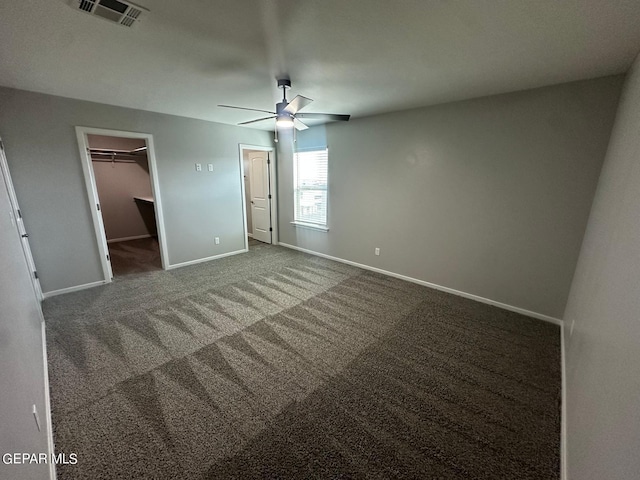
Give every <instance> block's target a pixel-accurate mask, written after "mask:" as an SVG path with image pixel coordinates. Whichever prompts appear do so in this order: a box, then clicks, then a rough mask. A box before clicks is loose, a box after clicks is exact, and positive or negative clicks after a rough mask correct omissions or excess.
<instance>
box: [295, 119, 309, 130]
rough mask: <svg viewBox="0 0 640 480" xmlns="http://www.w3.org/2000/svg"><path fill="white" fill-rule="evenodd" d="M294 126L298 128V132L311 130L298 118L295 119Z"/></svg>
mask: <svg viewBox="0 0 640 480" xmlns="http://www.w3.org/2000/svg"><path fill="white" fill-rule="evenodd" d="M293 126H294V127H296V130H306V129H307V128H309V126H308V125H305V124H304V123H302V122H301V121H300V120H298V119H297V118H294V119H293Z"/></svg>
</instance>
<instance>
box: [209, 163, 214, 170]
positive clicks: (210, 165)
mask: <svg viewBox="0 0 640 480" xmlns="http://www.w3.org/2000/svg"><path fill="white" fill-rule="evenodd" d="M208 168H209V171H210V172H213V163H210V164H209V165H208Z"/></svg>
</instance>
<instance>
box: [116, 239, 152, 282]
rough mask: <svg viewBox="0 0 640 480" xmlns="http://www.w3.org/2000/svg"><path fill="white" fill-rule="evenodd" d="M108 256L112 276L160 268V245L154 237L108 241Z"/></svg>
mask: <svg viewBox="0 0 640 480" xmlns="http://www.w3.org/2000/svg"><path fill="white" fill-rule="evenodd" d="M109 256H110V257H111V270H112V272H113V276H114V277H120V276H122V275H129V274H131V273H142V272H152V271H154V270H162V261H161V260H160V246H159V245H158V239H157V238H156V237H150V238H139V239H137V240H127V241H126V242H115V243H110V244H109Z"/></svg>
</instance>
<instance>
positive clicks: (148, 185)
mask: <svg viewBox="0 0 640 480" xmlns="http://www.w3.org/2000/svg"><path fill="white" fill-rule="evenodd" d="M77 133H78V142H79V144H80V148H81V151H82V153H83V159H84V162H83V167H84V169H85V180H86V181H87V191H88V193H89V201H90V202H91V204H92V207H93V204H95V208H92V212H93V217H94V226H95V228H96V236H97V238H98V247H99V249H100V253H101V257H102V263H103V271H104V274H105V281H106V282H110V281H111V279H112V278H113V277H120V276H124V275H130V274H134V273H144V272H151V271H155V270H162V269H164V268H165V265H166V262H165V259H166V245H165V244H164V241H163V240H164V225H163V221H162V210H161V206H160V196H159V189H158V183H157V175H156V168H155V165H156V162H155V154H154V150H153V139H152V137H151V135H147V134H140V133H134V132H117V131H110V130H101V129H90V128H83V127H77Z"/></svg>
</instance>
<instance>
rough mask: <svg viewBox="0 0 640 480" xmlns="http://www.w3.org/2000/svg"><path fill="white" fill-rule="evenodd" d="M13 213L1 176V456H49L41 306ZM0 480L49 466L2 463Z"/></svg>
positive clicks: (43, 472) (32, 475)
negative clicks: (34, 409)
mask: <svg viewBox="0 0 640 480" xmlns="http://www.w3.org/2000/svg"><path fill="white" fill-rule="evenodd" d="M10 211H11V206H10V203H9V196H8V194H7V190H6V188H5V183H4V176H3V175H2V173H1V171H0V365H1V366H2V367H1V368H0V406H1V408H0V455H4V454H5V453H14V452H15V453H21V452H35V453H48V451H49V450H48V445H47V438H48V435H50V432H49V431H48V429H47V424H46V418H47V416H46V415H47V414H46V412H47V405H46V403H45V384H44V360H43V358H42V330H41V325H42V323H41V322H42V317H41V313H40V311H39V309H40V304H39V302H38V301H37V300H36V296H35V293H34V290H33V286H32V284H31V279H30V275H29V270H28V267H27V262H26V260H25V257H24V253H23V251H22V247H21V245H20V238H19V237H18V231H17V229H16V226H15V224H14V223H13V220H12V218H11V217H10V216H9V212H10ZM33 404H35V405H36V407H37V409H38V412H39V416H40V422H41V428H42V431H41V432H39V431H38V429H37V427H36V423H35V421H34V417H33V415H32V411H31V408H32V407H31V406H32V405H33ZM0 478H3V479H5V478H6V479H9V478H16V479H17V478H20V479H24V480H27V479H44V478H48V466H47V465H35V464H34V465H27V466H25V465H5V464H4V463H3V462H2V461H1V460H0Z"/></svg>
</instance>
